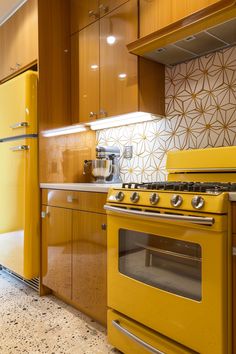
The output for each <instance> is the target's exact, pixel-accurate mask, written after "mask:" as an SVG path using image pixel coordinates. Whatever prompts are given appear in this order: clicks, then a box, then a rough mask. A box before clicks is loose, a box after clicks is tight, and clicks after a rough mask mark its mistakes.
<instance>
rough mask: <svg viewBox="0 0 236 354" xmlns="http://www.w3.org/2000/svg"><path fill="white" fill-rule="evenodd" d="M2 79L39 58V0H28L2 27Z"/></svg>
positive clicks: (0, 71)
mask: <svg viewBox="0 0 236 354" xmlns="http://www.w3.org/2000/svg"><path fill="white" fill-rule="evenodd" d="M0 42H1V47H0V48H1V56H0V80H3V79H5V78H6V77H8V76H10V75H14V74H15V73H17V72H19V71H21V70H24V69H25V68H27V67H30V66H31V65H33V64H35V63H36V61H37V59H38V11H37V0H28V1H27V2H26V3H25V4H24V5H23V6H22V7H20V9H19V10H18V11H17V12H16V13H15V14H14V15H13V16H12V17H10V19H9V20H7V21H6V22H5V23H4V24H3V25H2V26H1V27H0Z"/></svg>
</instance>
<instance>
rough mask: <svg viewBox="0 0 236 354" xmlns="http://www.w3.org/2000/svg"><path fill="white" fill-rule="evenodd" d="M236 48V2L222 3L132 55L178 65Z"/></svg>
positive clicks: (151, 38) (157, 35)
mask: <svg viewBox="0 0 236 354" xmlns="http://www.w3.org/2000/svg"><path fill="white" fill-rule="evenodd" d="M234 44H236V1H235V0H234V1H232V0H222V1H219V2H217V3H216V4H213V5H210V6H208V7H207V8H205V9H203V10H200V11H197V12H195V13H194V14H191V15H189V16H187V17H185V18H183V19H181V20H179V21H177V22H175V23H172V24H170V25H168V26H166V27H164V28H162V29H160V30H157V31H156V32H153V33H151V34H149V35H147V36H145V37H142V38H139V39H138V40H136V41H135V42H132V43H129V44H128V45H127V48H128V50H129V52H130V53H133V54H136V55H139V56H142V57H145V58H148V59H151V60H154V61H157V62H159V63H162V64H165V65H175V64H179V63H182V62H184V61H187V60H191V59H194V58H197V57H199V56H202V55H205V54H208V53H211V52H214V51H217V50H220V49H223V48H226V47H229V46H232V45H234Z"/></svg>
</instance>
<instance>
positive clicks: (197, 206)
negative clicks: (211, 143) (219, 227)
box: [192, 195, 205, 209]
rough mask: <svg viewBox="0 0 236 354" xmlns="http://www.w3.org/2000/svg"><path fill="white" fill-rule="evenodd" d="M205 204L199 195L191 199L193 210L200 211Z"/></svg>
mask: <svg viewBox="0 0 236 354" xmlns="http://www.w3.org/2000/svg"><path fill="white" fill-rule="evenodd" d="M204 204H205V200H204V199H203V198H202V197H201V196H200V195H195V197H193V199H192V206H193V207H194V209H201V208H202V207H203V205H204Z"/></svg>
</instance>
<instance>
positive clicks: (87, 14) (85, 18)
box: [70, 0, 99, 33]
mask: <svg viewBox="0 0 236 354" xmlns="http://www.w3.org/2000/svg"><path fill="white" fill-rule="evenodd" d="M70 5H71V33H75V32H78V31H80V30H81V29H82V28H84V27H86V26H88V25H89V24H91V23H93V22H94V21H96V20H97V19H99V1H98V0H86V1H85V0H71V3H70Z"/></svg>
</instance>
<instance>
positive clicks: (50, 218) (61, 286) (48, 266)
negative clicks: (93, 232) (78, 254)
mask: <svg viewBox="0 0 236 354" xmlns="http://www.w3.org/2000/svg"><path fill="white" fill-rule="evenodd" d="M42 212H43V213H44V214H42V215H43V216H44V218H43V219H42V283H43V285H45V286H47V287H48V288H50V289H51V290H53V291H55V292H56V293H58V294H60V295H62V296H63V297H65V298H67V299H71V254H72V242H71V238H72V211H71V210H69V209H64V208H57V207H49V206H43V208H42Z"/></svg>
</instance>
